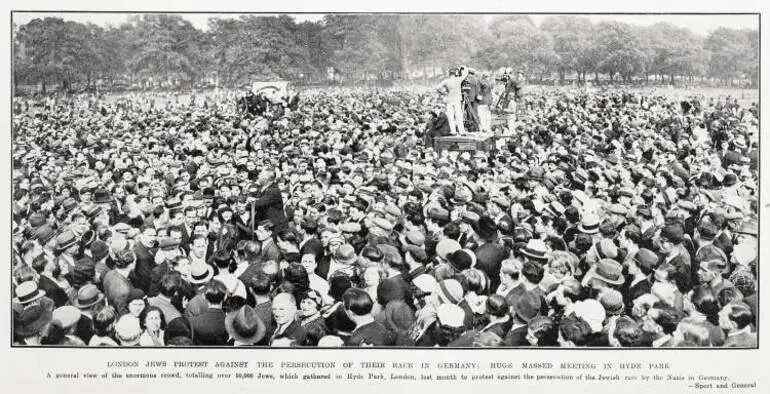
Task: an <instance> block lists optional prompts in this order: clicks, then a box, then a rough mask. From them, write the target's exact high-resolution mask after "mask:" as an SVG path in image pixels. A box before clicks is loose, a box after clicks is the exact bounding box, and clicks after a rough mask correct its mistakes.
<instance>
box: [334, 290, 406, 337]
mask: <svg viewBox="0 0 770 394" xmlns="http://www.w3.org/2000/svg"><path fill="white" fill-rule="evenodd" d="M342 303H343V307H344V310H345V314H346V315H348V317H349V318H350V320H352V321H353V323H355V325H356V328H355V329H353V332H352V333H351V334H350V338H348V340H347V342H346V343H345V346H390V345H392V344H393V343H394V342H395V336H394V335H393V334H392V333H391V332H390V331H388V329H387V328H385V326H384V325H383V324H382V323H379V322H377V321H375V320H374V317H373V316H372V314H371V312H372V307H373V306H374V301H372V297H370V296H369V294H368V293H367V292H366V291H363V290H361V289H356V288H350V289H348V290H346V291H345V294H343V295H342Z"/></svg>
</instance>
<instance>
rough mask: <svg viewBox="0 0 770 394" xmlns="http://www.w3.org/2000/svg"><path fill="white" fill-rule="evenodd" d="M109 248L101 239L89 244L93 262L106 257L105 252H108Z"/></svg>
mask: <svg viewBox="0 0 770 394" xmlns="http://www.w3.org/2000/svg"><path fill="white" fill-rule="evenodd" d="M109 252H110V248H109V246H107V244H106V243H104V241H102V240H96V241H94V243H92V244H91V257H92V258H93V259H94V261H95V262H98V261H100V260H101V259H103V258H105V257H107V254H109Z"/></svg>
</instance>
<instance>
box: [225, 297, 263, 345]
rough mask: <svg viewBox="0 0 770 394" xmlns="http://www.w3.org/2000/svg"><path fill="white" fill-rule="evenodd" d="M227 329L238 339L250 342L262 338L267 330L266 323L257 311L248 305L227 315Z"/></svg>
mask: <svg viewBox="0 0 770 394" xmlns="http://www.w3.org/2000/svg"><path fill="white" fill-rule="evenodd" d="M225 329H227V333H228V334H230V337H232V338H233V339H235V340H236V341H238V342H243V343H248V344H254V343H257V342H259V341H260V340H262V338H264V336H265V332H266V331H267V330H266V328H265V323H264V322H263V321H262V319H260V318H259V316H258V315H257V312H256V311H255V310H254V308H252V307H250V306H248V305H244V306H243V307H241V309H238V311H237V312H231V313H228V314H227V316H225Z"/></svg>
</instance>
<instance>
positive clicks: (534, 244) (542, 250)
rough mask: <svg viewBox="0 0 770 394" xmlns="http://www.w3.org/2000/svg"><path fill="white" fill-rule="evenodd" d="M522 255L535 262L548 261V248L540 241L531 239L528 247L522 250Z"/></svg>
mask: <svg viewBox="0 0 770 394" xmlns="http://www.w3.org/2000/svg"><path fill="white" fill-rule="evenodd" d="M521 254H523V255H525V256H527V257H529V258H531V259H535V260H540V261H545V260H548V247H547V246H546V245H545V242H543V240H540V239H530V240H529V241H527V246H525V247H524V248H523V249H521Z"/></svg>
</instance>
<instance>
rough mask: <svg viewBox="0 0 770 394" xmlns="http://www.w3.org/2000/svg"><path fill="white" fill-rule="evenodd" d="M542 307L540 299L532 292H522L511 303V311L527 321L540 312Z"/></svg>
mask: <svg viewBox="0 0 770 394" xmlns="http://www.w3.org/2000/svg"><path fill="white" fill-rule="evenodd" d="M541 307H542V300H541V299H540V297H539V296H538V295H537V294H535V293H533V292H529V291H527V292H524V293H523V294H522V295H521V296H520V297H519V298H518V299H516V301H515V302H514V303H513V306H512V309H513V313H514V314H515V315H516V316H518V317H519V318H520V319H521V320H524V322H527V323H529V322H530V321H531V320H532V319H534V318H535V316H537V315H539V314H540V308H541Z"/></svg>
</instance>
